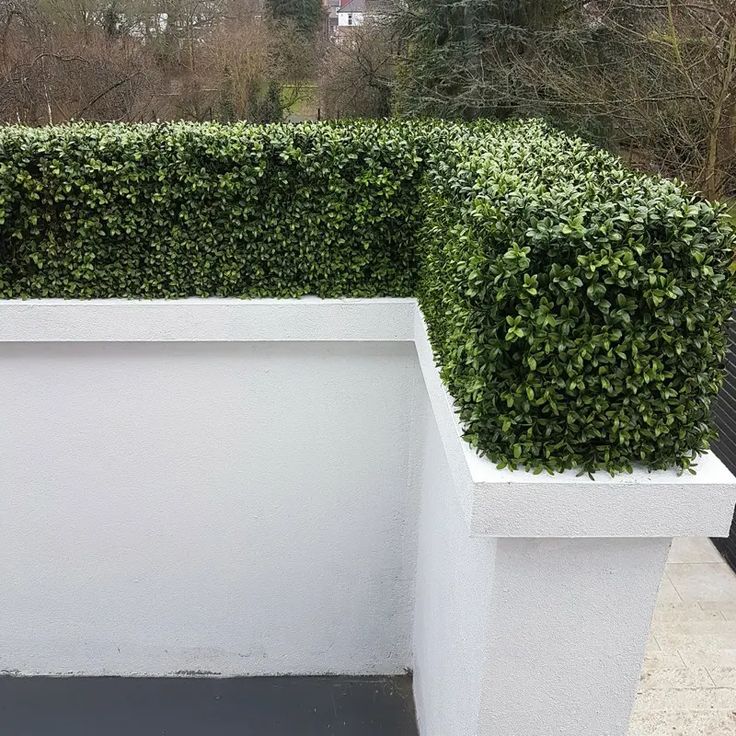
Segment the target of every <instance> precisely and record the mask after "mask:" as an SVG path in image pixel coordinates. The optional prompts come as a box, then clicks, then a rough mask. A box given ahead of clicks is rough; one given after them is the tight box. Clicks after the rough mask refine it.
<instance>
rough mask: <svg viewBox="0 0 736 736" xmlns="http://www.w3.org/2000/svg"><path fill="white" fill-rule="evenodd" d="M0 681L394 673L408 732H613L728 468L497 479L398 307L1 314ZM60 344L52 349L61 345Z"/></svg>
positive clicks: (174, 305) (170, 306)
mask: <svg viewBox="0 0 736 736" xmlns="http://www.w3.org/2000/svg"><path fill="white" fill-rule="evenodd" d="M0 343H2V345H0V406H1V407H2V409H1V410H0V411H2V421H1V422H0V565H1V566H2V567H1V569H0V600H2V602H3V605H2V606H0V669H4V670H9V671H13V672H17V673H19V674H57V675H60V674H87V675H102V674H119V675H170V674H188V673H192V672H208V673H213V674H218V675H234V674H253V675H255V674H279V673H294V674H315V673H349V674H375V673H385V674H392V673H398V672H401V671H403V669H404V668H410V669H414V671H415V696H416V701H417V708H418V716H419V721H420V727H421V732H422V734H423V736H456V735H457V736H460V735H462V736H466V735H468V736H469V735H470V734H473V735H476V736H485V735H486V734H487V735H488V736H496V735H502V736H516V735H517V734H518V736H549V735H550V734H565V735H568V734H569V736H573V735H574V736H579V735H580V734H585V735H586V736H593V735H595V734H601V736H602V735H603V734H607V735H608V734H615V735H619V734H621V735H623V734H625V732H626V724H627V721H628V716H629V711H630V708H631V705H632V702H633V697H634V693H635V690H636V683H637V678H638V674H639V668H640V665H641V660H642V657H643V652H644V647H645V643H646V639H647V632H648V626H649V620H650V617H651V614H652V609H653V605H654V599H655V596H656V591H657V585H658V583H659V580H660V577H661V573H662V569H663V565H664V561H665V557H666V553H667V549H668V546H669V538H671V537H672V536H676V535H691V534H692V535H700V534H703V535H704V534H707V535H721V534H725V533H726V532H727V530H728V524H729V520H730V516H731V514H732V511H733V505H734V501H735V500H736V481H734V479H733V478H732V477H731V476H730V474H729V473H728V472H727V471H726V469H725V468H724V467H723V466H722V465H721V463H720V462H719V461H718V460H717V459H716V458H715V457H714V456H712V455H709V456H707V457H705V458H703V460H702V461H701V462H700V464H699V470H698V474H697V475H696V476H691V475H683V476H677V475H676V474H675V473H671V472H662V473H651V474H650V473H645V472H643V471H639V472H637V473H635V474H633V475H631V476H620V477H616V478H613V479H612V478H610V477H608V476H605V477H601V478H598V479H596V480H595V481H592V480H590V479H588V478H587V477H583V478H577V477H576V476H575V474H574V473H568V474H563V475H559V476H554V477H550V476H533V475H530V474H528V473H523V472H514V473H511V472H508V471H499V470H497V469H496V468H495V467H494V466H492V465H491V464H490V463H488V462H486V461H484V460H482V459H480V458H478V457H477V456H476V455H475V454H474V453H473V452H472V450H470V448H469V447H468V446H467V445H466V444H465V443H464V442H463V440H462V439H461V438H460V437H459V427H458V425H457V422H456V420H455V416H454V414H453V411H452V406H451V400H450V399H449V397H448V395H447V393H446V391H445V390H444V388H443V386H442V384H441V383H440V381H439V378H438V376H437V372H436V369H435V367H434V364H433V361H432V356H431V351H430V349H429V345H428V343H427V338H426V331H425V328H424V323H423V320H422V318H421V314H420V313H419V310H418V309H417V307H416V303H415V302H414V300H411V299H376V300H330V301H321V300H316V299H305V300H286V301H277V300H257V301H250V302H249V301H237V300H217V299H210V300H186V301H183V302H158V301H154V302H129V301H117V300H110V301H105V302H61V301H54V300H50V301H38V302H33V301H29V302H2V303H0ZM62 343H72V344H62Z"/></svg>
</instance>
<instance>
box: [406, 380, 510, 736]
mask: <svg viewBox="0 0 736 736" xmlns="http://www.w3.org/2000/svg"><path fill="white" fill-rule="evenodd" d="M422 394H423V395H422V396H421V397H420V402H421V403H420V406H421V409H422V411H421V412H420V413H418V419H419V426H418V435H419V437H420V439H421V442H422V444H423V453H422V455H421V463H420V465H419V469H418V475H417V479H418V482H419V485H420V487H421V490H422V495H421V510H420V515H419V554H418V562H417V587H416V616H415V621H414V698H415V701H416V707H417V717H418V720H419V726H420V733H421V734H422V736H450V735H451V736H477V734H478V733H479V732H478V726H479V717H480V703H481V686H482V682H483V671H484V667H485V658H486V657H485V655H486V648H487V645H486V640H487V628H488V610H489V608H490V595H491V582H492V579H493V566H494V557H495V548H496V540H495V539H488V538H486V539H478V538H472V537H471V536H470V534H469V532H468V527H467V523H466V521H465V515H464V513H463V509H462V507H461V504H460V501H459V499H458V497H457V494H456V493H455V491H454V485H453V481H452V476H451V474H450V472H449V468H448V464H447V459H446V458H445V454H444V450H443V447H442V442H441V439H440V436H439V432H438V430H437V422H436V420H435V417H434V415H433V413H432V410H431V407H430V405H429V400H428V397H427V395H426V391H423V392H422Z"/></svg>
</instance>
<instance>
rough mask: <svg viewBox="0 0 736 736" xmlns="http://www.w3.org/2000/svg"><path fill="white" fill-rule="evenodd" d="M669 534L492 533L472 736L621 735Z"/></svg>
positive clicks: (646, 633)
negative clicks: (534, 536)
mask: <svg viewBox="0 0 736 736" xmlns="http://www.w3.org/2000/svg"><path fill="white" fill-rule="evenodd" d="M669 544H670V540H669V539H662V538H652V539H500V540H498V542H497V545H496V561H495V566H494V570H493V581H492V584H491V600H490V608H489V612H488V620H489V622H488V629H487V636H488V638H487V642H486V647H487V649H486V656H485V664H484V667H483V674H482V677H483V682H482V686H481V689H482V692H481V702H480V713H479V726H478V731H477V733H478V736H501V734H503V736H551V735H552V734H555V735H556V736H580V735H581V734H585V735H586V736H604V735H605V736H625V734H626V733H627V730H628V723H629V717H630V713H631V708H632V706H633V703H634V697H635V695H636V690H637V685H638V681H639V672H640V669H641V663H642V658H643V656H644V651H645V648H646V643H647V639H648V635H649V625H650V621H651V617H652V612H653V609H654V603H655V600H656V596H657V589H658V586H659V582H660V580H661V577H662V573H663V570H664V564H665V561H666V557H667V551H668V550H669Z"/></svg>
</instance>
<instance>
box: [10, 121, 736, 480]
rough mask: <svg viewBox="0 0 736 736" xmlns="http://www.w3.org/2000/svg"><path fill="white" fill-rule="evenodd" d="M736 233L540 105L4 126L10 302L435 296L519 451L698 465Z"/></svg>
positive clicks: (448, 354) (466, 391) (468, 381)
mask: <svg viewBox="0 0 736 736" xmlns="http://www.w3.org/2000/svg"><path fill="white" fill-rule="evenodd" d="M732 246H733V233H732V231H731V228H730V226H729V225H728V224H727V221H726V220H725V218H724V217H723V216H722V213H721V211H720V208H719V207H717V206H713V205H711V204H709V203H707V202H705V201H704V200H702V199H701V198H699V197H696V196H693V195H691V194H689V193H687V192H686V191H685V190H684V189H683V188H682V187H681V186H680V185H679V184H677V183H675V182H671V181H667V180H661V179H653V178H649V177H645V176H642V175H640V174H635V173H632V172H630V171H627V170H626V169H624V168H623V167H622V165H621V164H620V162H618V161H617V160H616V159H615V158H613V157H611V156H610V155H608V154H606V153H604V152H602V151H599V150H597V149H594V148H591V147H590V146H588V145H586V144H584V143H582V142H581V141H579V140H577V139H575V138H570V137H567V136H564V135H561V134H559V133H556V132H554V131H552V130H550V129H548V128H547V127H545V126H544V125H543V124H541V123H538V122H528V123H511V124H506V125H494V124H488V123H479V124H473V125H453V124H434V123H417V124H410V123H403V124H378V123H349V124H339V125H335V124H333V125H319V124H306V125H301V126H296V127H294V126H282V125H270V126H262V127H250V126H245V125H233V126H221V125H215V124H205V125H193V124H174V125H166V126H131V127H123V126H112V125H104V126H87V125H83V126H70V127H65V128H46V129H36V130H32V129H24V128H18V127H10V128H6V129H3V130H2V131H0V297H2V298H15V297H81V298H91V297H143V298H147V297H184V296H210V295H217V296H242V297H256V296H277V297H285V296H301V295H304V294H316V295H318V296H324V297H328V296H332V297H334V296H382V295H395V296H404V295H409V294H416V295H417V296H418V297H419V300H420V303H421V305H422V309H423V311H424V314H425V318H426V320H427V324H428V327H429V331H430V337H431V340H432V345H433V348H434V350H435V355H436V358H437V361H438V364H439V366H440V369H441V372H442V376H443V379H444V380H445V382H446V383H447V386H448V388H449V390H450V392H451V394H452V395H453V397H454V398H455V401H456V404H457V408H458V411H459V414H460V417H461V419H462V421H463V423H464V425H465V427H466V436H467V439H468V440H469V441H470V442H471V443H473V444H474V445H475V446H476V447H477V448H478V449H479V450H480V451H481V452H483V453H484V454H486V455H487V456H488V457H489V458H490V459H491V460H493V461H495V462H497V463H498V464H500V465H501V466H509V467H512V468H516V467H525V468H529V469H532V470H534V471H537V472H538V471H541V470H543V469H547V470H551V471H556V470H563V469H567V468H573V467H574V468H579V469H581V470H583V471H589V472H592V471H594V470H597V469H606V470H609V471H611V472H616V471H623V470H629V469H630V468H631V466H632V464H633V463H641V464H643V465H645V466H647V467H650V468H665V467H671V466H677V467H681V468H688V467H690V465H691V463H692V461H693V460H694V458H695V457H696V456H697V454H698V453H699V452H700V451H702V450H704V449H706V447H707V445H708V442H709V441H710V440H711V438H712V436H713V431H712V428H711V423H710V404H711V401H712V400H713V398H714V397H715V394H716V392H717V391H718V388H719V386H720V382H721V364H722V361H723V356H724V350H725V338H724V332H723V325H724V322H725V320H726V319H727V318H728V315H729V314H730V311H731V307H732V304H733V301H734V298H735V296H736V293H735V291H734V282H733V279H732V278H731V274H730V270H729V265H730V262H731V258H732Z"/></svg>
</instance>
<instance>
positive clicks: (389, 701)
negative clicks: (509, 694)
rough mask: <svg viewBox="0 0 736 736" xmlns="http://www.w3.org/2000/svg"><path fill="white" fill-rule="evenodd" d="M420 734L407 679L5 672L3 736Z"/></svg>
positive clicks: (0, 689)
mask: <svg viewBox="0 0 736 736" xmlns="http://www.w3.org/2000/svg"><path fill="white" fill-rule="evenodd" d="M195 734H196V736H235V735H236V734H237V736H317V735H318V734H319V735H320V736H321V735H322V734H330V735H331V734H344V735H345V736H416V734H417V730H416V726H415V718H414V703H413V700H412V697H411V680H410V678H408V677H393V678H385V677H384V678H372V677H360V678H346V677H249V678H232V679H215V678H199V677H195V678H116V677H90V678H86V677H74V678H46V677H31V678H18V677H2V678H0V735H1V736H195Z"/></svg>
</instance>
